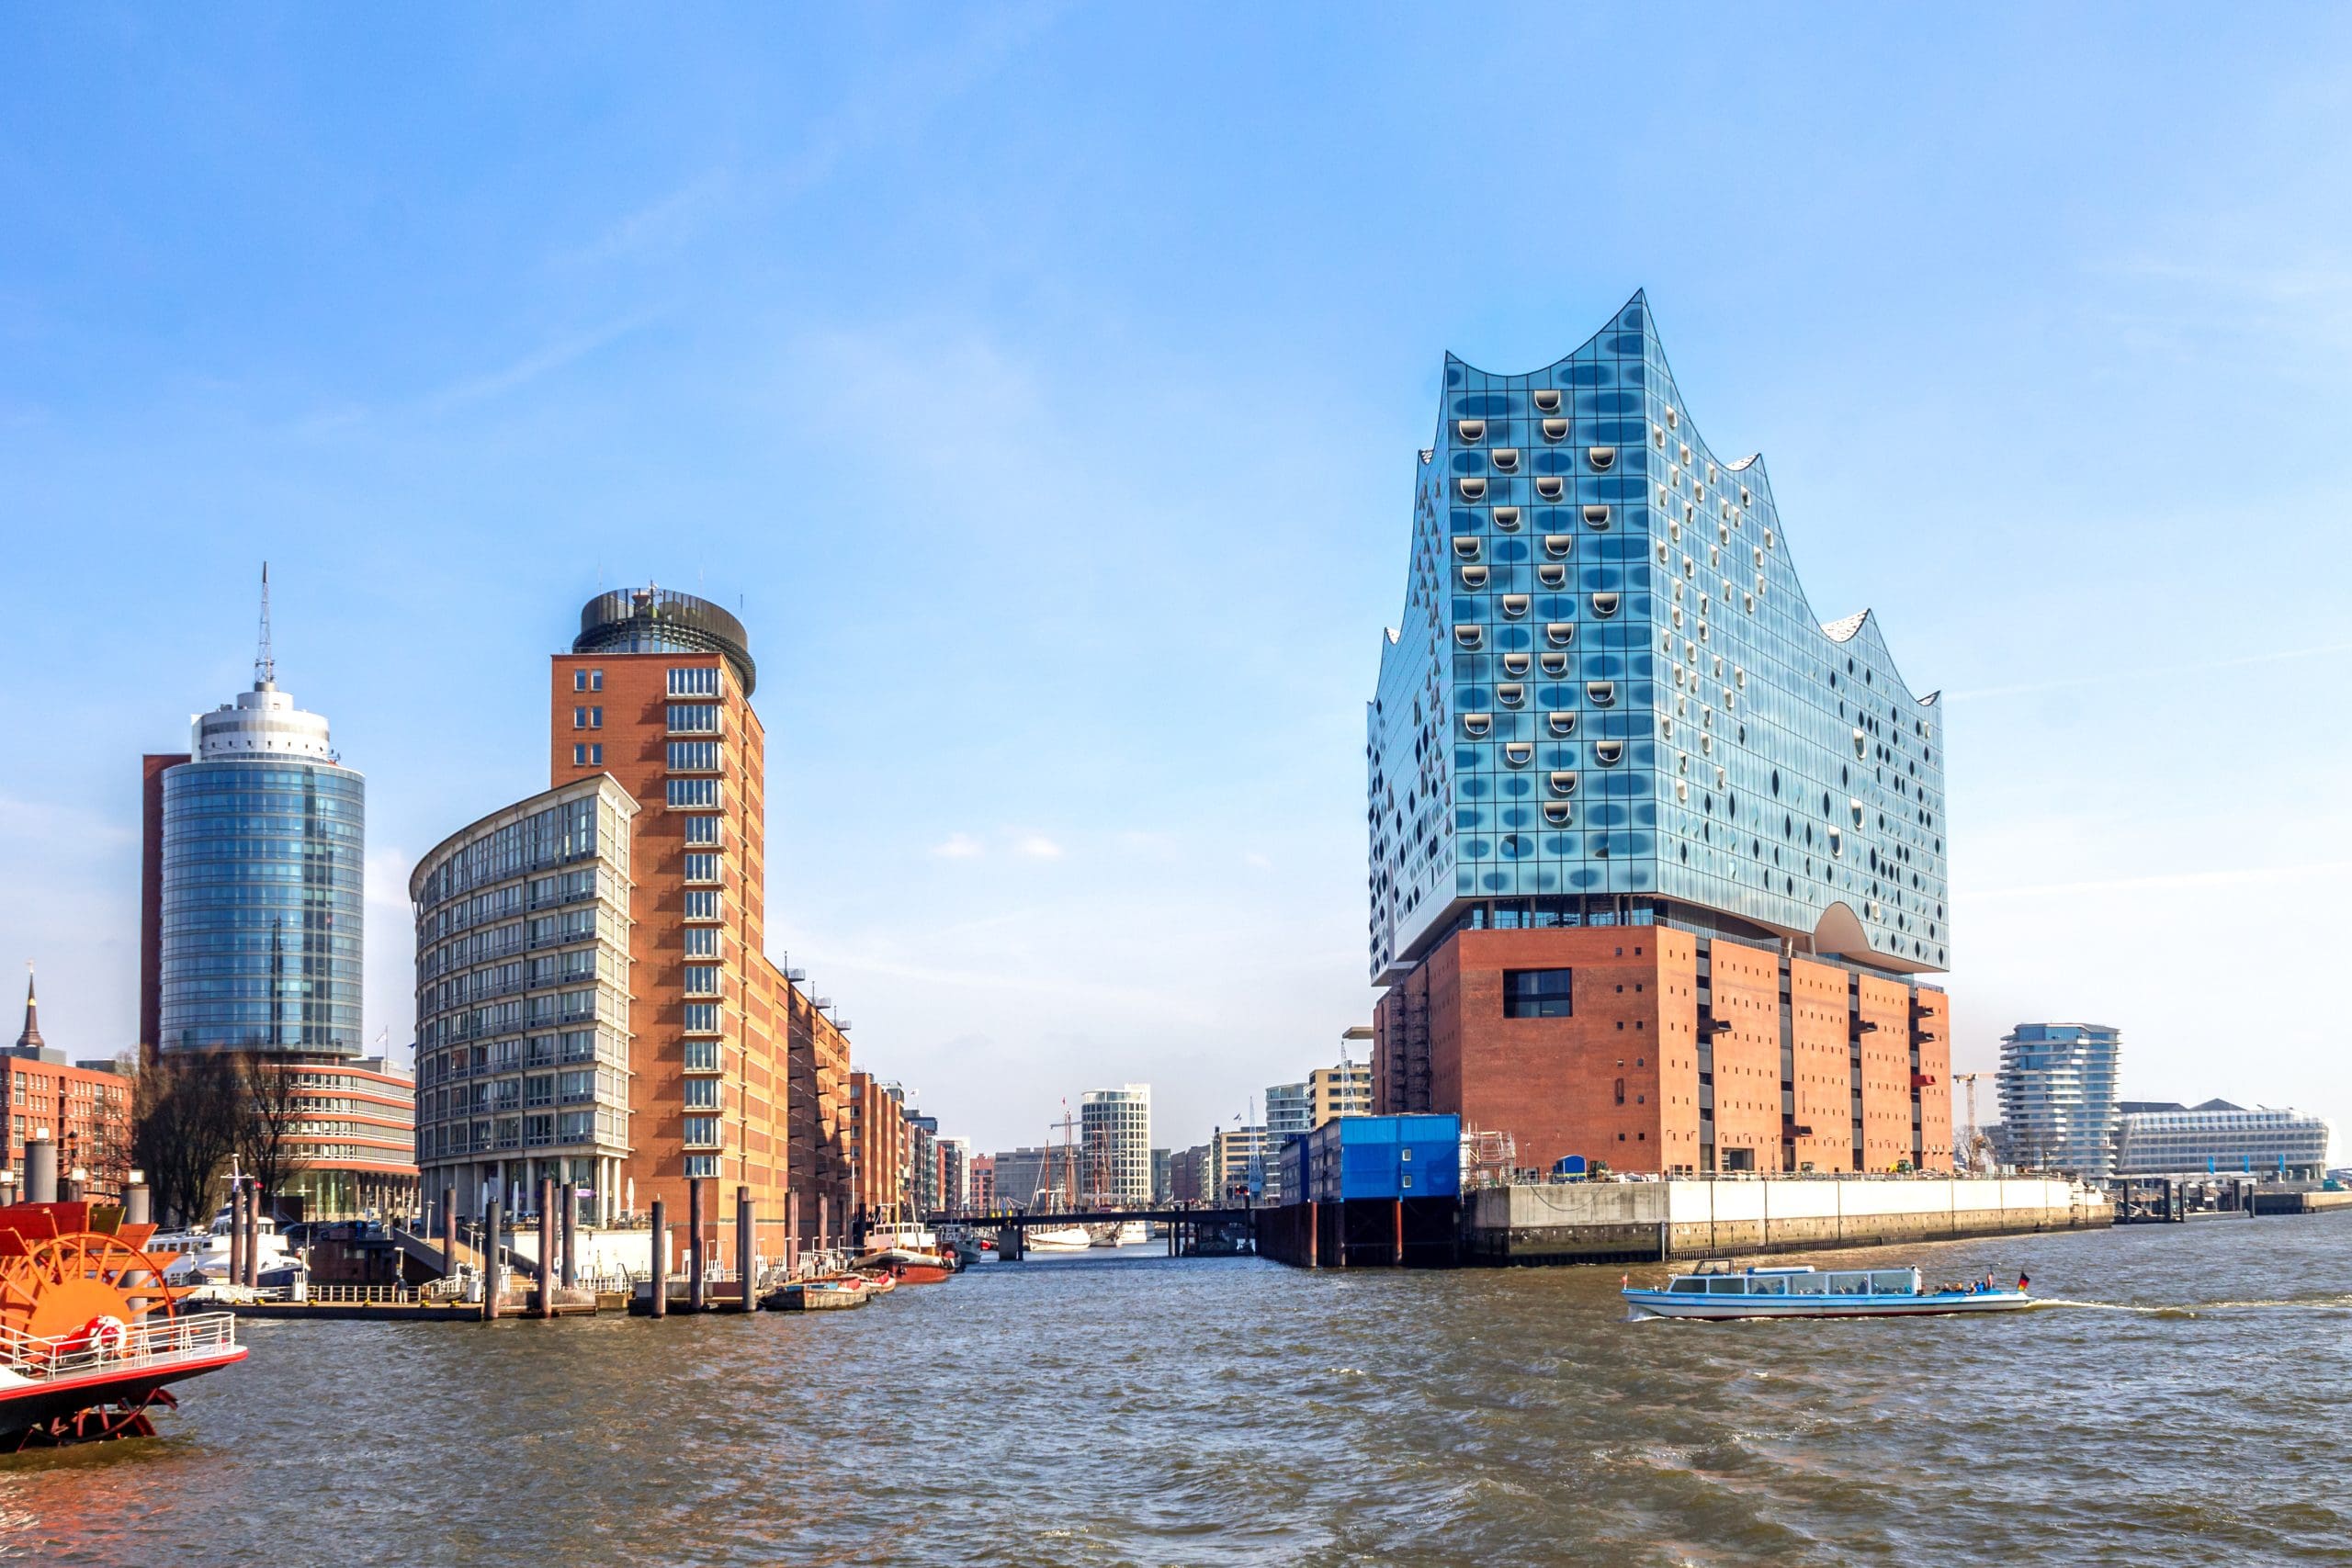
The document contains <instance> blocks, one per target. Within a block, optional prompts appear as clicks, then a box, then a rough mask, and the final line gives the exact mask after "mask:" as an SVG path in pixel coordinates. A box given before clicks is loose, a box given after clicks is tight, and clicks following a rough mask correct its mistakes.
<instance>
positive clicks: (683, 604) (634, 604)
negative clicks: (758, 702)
mask: <svg viewBox="0 0 2352 1568" xmlns="http://www.w3.org/2000/svg"><path fill="white" fill-rule="evenodd" d="M571 651H572V652H574V653H717V654H721V655H724V656H725V658H726V660H727V663H728V667H729V669H731V670H733V671H735V679H736V680H737V681H739V682H741V683H742V687H743V694H744V695H745V696H747V697H748V696H750V695H751V694H752V687H753V685H754V684H755V683H756V678H757V675H758V671H757V669H756V668H755V667H754V666H753V664H752V649H751V638H750V637H748V636H746V635H745V633H744V631H743V623H742V622H741V621H739V620H737V619H736V618H735V617H734V616H732V615H729V614H728V613H727V612H726V611H724V610H722V609H720V608H719V607H718V605H716V604H712V603H711V602H710V601H709V600H707V599H697V598H695V596H694V595H693V594H691V593H681V592H678V591H677V590H675V589H673V588H660V587H656V586H655V585H654V584H652V583H650V582H649V583H647V584H646V585H645V586H644V587H642V588H616V589H614V590H613V591H612V592H609V593H599V594H597V595H596V596H595V597H594V599H591V600H589V601H588V603H587V604H584V605H582V607H581V611H580V635H579V636H578V637H574V638H572V639H571Z"/></svg>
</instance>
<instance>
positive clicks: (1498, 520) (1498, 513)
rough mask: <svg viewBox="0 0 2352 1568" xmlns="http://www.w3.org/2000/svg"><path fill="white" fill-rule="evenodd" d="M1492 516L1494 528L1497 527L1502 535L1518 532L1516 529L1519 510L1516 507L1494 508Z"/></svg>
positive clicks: (1517, 527)
mask: <svg viewBox="0 0 2352 1568" xmlns="http://www.w3.org/2000/svg"><path fill="white" fill-rule="evenodd" d="M1493 515H1494V519H1495V526H1496V527H1498V528H1500V529H1501V530H1502V531H1503V532H1504V533H1506V534H1510V533H1516V532H1517V531H1518V529H1519V508H1518V507H1516V506H1498V507H1496V508H1495V510H1494V514H1493Z"/></svg>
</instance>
